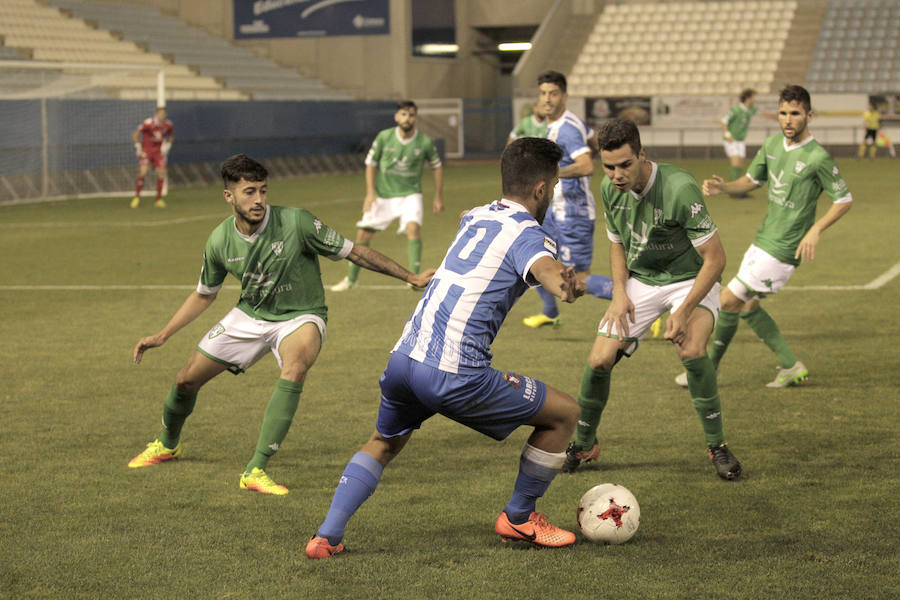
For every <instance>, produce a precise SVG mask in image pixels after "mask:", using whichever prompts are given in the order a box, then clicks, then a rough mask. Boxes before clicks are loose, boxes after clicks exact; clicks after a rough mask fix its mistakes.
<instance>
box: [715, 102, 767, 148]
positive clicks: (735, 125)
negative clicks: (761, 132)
mask: <svg viewBox="0 0 900 600" xmlns="http://www.w3.org/2000/svg"><path fill="white" fill-rule="evenodd" d="M757 112H759V110H758V109H757V108H756V105H753V106H750V107H747V106H744V104H743V103H741V102H738V103H737V104H735V105H734V106H732V107H731V111H730V112H729V113H728V114H727V115H725V117H724V118H723V119H722V122H723V123H724V124H725V126H726V127H727V128H728V131H729V133H731V137H732V138H733V139H734V141H736V142H743V141H744V140H746V139H747V132H748V131H749V130H750V119H752V118H753V115H755V114H756V113H757Z"/></svg>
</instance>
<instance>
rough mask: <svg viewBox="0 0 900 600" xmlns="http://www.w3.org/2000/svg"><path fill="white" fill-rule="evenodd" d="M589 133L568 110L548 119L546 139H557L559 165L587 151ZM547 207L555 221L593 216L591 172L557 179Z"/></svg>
mask: <svg viewBox="0 0 900 600" xmlns="http://www.w3.org/2000/svg"><path fill="white" fill-rule="evenodd" d="M591 135H593V134H592V132H591V130H590V129H588V126H587V125H585V124H584V121H582V120H581V119H579V118H578V116H577V115H575V113H573V112H572V111H570V110H567V111H566V112H564V113H563V115H562V116H561V117H560V118H558V119H557V120H555V121H553V122H552V123H550V125H549V127H548V129H547V139H548V140H550V141H553V142H556V144H557V145H558V146H559V147H560V148H562V150H563V157H562V159H561V160H560V161H559V168H563V167H567V166H569V165H571V164H572V163H574V162H575V159H576V158H578V157H579V156H580V155H582V154H584V153H585V152H587V153H590V151H591V149H590V147H589V146H588V143H587V141H588V139H589V138H590V137H591ZM550 210H551V211H552V212H553V219H554V220H555V221H556V222H562V221H565V220H566V219H567V218H569V217H580V218H587V219H591V220H593V219H594V218H595V216H596V209H595V207H594V195H593V194H592V193H591V178H590V176H589V175H586V176H584V177H571V178H566V179H560V180H559V183H558V184H556V189H555V190H554V194H553V203H552V204H551V205H550Z"/></svg>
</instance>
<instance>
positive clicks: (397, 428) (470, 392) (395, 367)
mask: <svg viewBox="0 0 900 600" xmlns="http://www.w3.org/2000/svg"><path fill="white" fill-rule="evenodd" d="M379 383H380V384H381V405H380V406H379V407H378V421H377V422H376V424H375V429H376V430H377V431H378V433H380V434H381V435H383V436H384V437H386V438H390V437H396V436H398V435H406V434H407V433H410V432H412V431H413V430H414V429H418V428H419V427H420V426H421V425H422V423H423V422H424V421H425V420H426V419H428V418H429V417H431V416H432V415H434V414H436V413H440V414H442V415H444V416H445V417H447V418H449V419H453V420H454V421H456V422H458V423H461V424H463V425H465V426H466V427H470V428H472V429H474V430H475V431H478V432H479V433H483V434H485V435H487V436H490V437H492V438H494V439H495V440H502V439H505V438H506V437H507V436H508V435H509V434H510V433H512V432H513V431H514V430H515V429H516V428H517V427H519V426H520V425H522V424H524V423H526V422H528V421H529V420H531V418H532V417H534V415H536V414H537V413H538V412H539V411H540V410H541V407H543V406H544V400H545V399H546V397H547V386H546V385H545V384H544V383H543V382H540V381H538V380H536V379H532V378H531V377H525V376H524V375H517V374H515V373H508V372H503V371H498V370H496V369H491V368H486V369H473V370H471V371H468V372H466V373H465V374H461V373H447V372H446V371H441V370H439V369H435V368H434V367H430V366H428V365H425V364H423V363H420V362H418V361H415V360H412V359H411V358H409V357H408V356H406V355H405V354H401V353H399V352H394V353H393V354H391V360H390V361H389V362H388V365H387V368H386V369H385V370H384V374H383V375H382V376H381V381H380V382H379Z"/></svg>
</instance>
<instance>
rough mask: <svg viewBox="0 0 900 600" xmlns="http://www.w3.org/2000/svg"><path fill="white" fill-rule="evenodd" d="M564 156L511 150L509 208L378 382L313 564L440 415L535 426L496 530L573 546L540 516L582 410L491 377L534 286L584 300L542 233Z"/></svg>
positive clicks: (502, 431) (486, 211)
mask: <svg viewBox="0 0 900 600" xmlns="http://www.w3.org/2000/svg"><path fill="white" fill-rule="evenodd" d="M561 154H562V153H561V150H560V149H559V147H558V146H557V145H556V144H555V143H553V142H551V141H549V140H546V139H540V138H522V139H518V140H515V141H514V142H513V143H512V144H510V145H509V146H508V147H507V149H506V150H505V151H504V153H503V156H502V158H501V175H502V180H503V199H502V200H499V201H496V202H493V203H491V204H489V205H486V206H480V207H477V208H474V209H472V210H470V211H468V213H466V214H465V215H464V216H463V217H462V219H461V222H460V227H459V231H458V232H457V234H456V237H455V238H454V240H453V242H452V244H451V245H450V249H449V250H448V251H447V254H446V256H445V257H444V260H443V262H442V263H441V266H440V267H439V268H438V271H437V273H435V277H434V279H432V281H431V283H429V285H428V287H427V288H426V290H425V292H424V294H423V295H422V298H421V300H420V301H419V304H418V305H417V306H416V309H415V311H414V312H413V314H412V316H411V317H410V319H409V321H408V322H407V323H406V326H405V327H404V329H403V334H402V335H401V336H400V340H399V341H398V342H397V344H396V345H395V346H394V349H393V351H392V353H391V358H390V361H389V362H388V365H387V368H386V369H385V371H384V375H382V377H381V381H380V384H381V404H380V406H379V410H378V419H377V422H376V425H375V433H373V434H372V436H371V438H369V441H367V442H366V443H365V444H363V446H362V448H361V449H360V451H359V452H357V453H356V454H355V455H354V456H353V458H351V460H350V462H349V463H348V464H347V467H346V469H345V470H344V473H343V475H342V476H341V478H340V482H339V483H338V486H337V489H336V490H335V494H334V498H333V500H332V504H331V509H330V510H329V512H328V516H327V517H326V519H325V522H324V523H323V524H322V525H321V527H319V530H318V531H317V532H316V535H315V536H313V538H312V539H311V540H310V541H309V544H308V545H307V547H306V554H307V556H308V557H309V558H326V557H328V556H331V555H333V554H336V553H337V552H340V551H341V550H343V548H344V547H343V545H342V544H341V541H342V539H343V536H344V529H345V527H346V524H347V522H348V521H349V519H350V517H351V516H352V515H353V514H354V513H355V512H356V510H357V509H358V508H359V507H360V506H361V505H362V503H363V502H364V501H365V500H366V498H368V497H369V495H371V493H372V492H373V491H374V490H375V487H376V486H377V484H378V481H379V479H380V478H381V474H382V471H383V469H384V467H385V466H386V465H387V464H388V463H389V462H390V461H391V460H392V459H393V458H394V457H395V456H396V455H397V454H398V453H399V452H400V451H401V450H402V449H403V447H404V445H405V444H406V442H407V441H408V440H409V438H410V436H411V435H412V433H413V431H415V430H416V429H418V428H419V426H420V425H421V424H422V422H424V421H425V420H426V419H428V418H429V417H431V416H433V415H435V414H437V413H440V414H442V415H444V416H446V417H448V418H450V419H453V420H455V421H457V422H459V423H461V424H463V425H466V426H468V427H471V428H472V429H474V430H476V431H479V432H481V433H483V434H485V435H488V436H490V437H492V438H494V439H497V440H502V439H504V438H506V437H507V436H508V435H509V434H510V433H512V432H513V431H514V430H515V429H516V428H518V427H519V426H520V425H531V426H533V427H534V432H533V433H532V435H531V436H530V437H529V438H528V441H527V443H526V444H525V447H524V449H523V451H522V456H521V459H520V461H519V475H518V478H517V479H516V483H515V487H514V490H513V494H512V498H511V499H510V501H509V503H508V504H507V505H506V507H505V508H504V510H503V512H501V513H500V516H499V517H498V518H497V521H496V523H495V526H494V530H495V531H496V532H497V533H498V534H499V535H500V536H501V537H502V538H503V539H511V540H524V541H528V542H531V543H533V544H536V545H539V546H550V547H558V546H568V545H570V544H572V543H574V541H575V535H574V534H573V533H571V532H569V531H565V530H563V529H560V528H558V527H555V526H553V525H551V524H550V523H548V522H547V521H546V519H545V518H544V517H543V516H542V515H541V514H540V513H538V512H535V508H536V502H537V499H538V498H540V497H541V496H542V495H543V494H544V492H545V491H546V490H547V488H548V487H549V485H550V482H551V481H552V480H553V477H554V476H555V475H556V473H558V472H559V470H560V468H561V467H562V464H563V461H564V460H565V449H566V445H567V443H568V440H569V436H570V435H571V433H572V432H573V431H574V429H575V421H576V419H577V415H578V407H577V405H576V404H575V402H574V400H573V399H572V398H571V397H570V396H568V395H567V394H565V393H563V392H561V391H558V390H555V389H553V388H551V387H549V386H547V385H545V384H544V383H543V382H541V381H538V380H536V379H532V378H530V377H527V376H525V375H519V374H517V373H510V372H502V371H498V370H495V369H493V368H491V366H490V365H491V350H490V345H491V342H492V341H493V340H494V337H495V336H496V335H497V331H498V330H499V329H500V325H501V324H502V323H503V320H504V319H505V318H506V315H507V313H508V312H509V310H510V308H512V305H513V304H514V303H515V301H516V300H517V299H518V298H519V297H520V296H521V295H522V294H523V293H524V292H525V290H526V289H527V288H528V287H529V286H535V285H538V284H540V285H543V286H544V288H545V289H547V290H550V291H552V292H553V294H554V295H555V296H556V297H558V298H559V299H560V300H563V301H565V302H573V301H574V300H575V299H576V298H577V297H578V296H580V295H582V294H583V293H584V285H583V283H581V282H580V281H579V280H578V278H577V277H576V276H575V272H574V270H573V269H572V268H571V267H569V268H564V267H563V266H562V265H560V263H558V262H557V261H556V259H555V257H556V246H555V243H554V242H553V240H551V239H550V238H548V237H547V235H546V233H545V232H544V230H543V229H542V228H541V227H540V223H541V222H542V221H543V220H544V216H545V214H546V212H547V208H548V206H549V204H550V198H551V197H552V194H553V186H554V184H555V183H556V181H557V175H556V173H557V164H558V161H559V159H560V157H561Z"/></svg>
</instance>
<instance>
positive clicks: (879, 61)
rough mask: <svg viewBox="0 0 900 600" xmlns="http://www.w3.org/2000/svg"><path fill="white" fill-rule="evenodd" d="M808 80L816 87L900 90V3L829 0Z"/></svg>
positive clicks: (840, 90)
mask: <svg viewBox="0 0 900 600" xmlns="http://www.w3.org/2000/svg"><path fill="white" fill-rule="evenodd" d="M807 80H808V83H809V88H810V91H812V92H833V93H844V92H858V91H866V92H870V93H876V92H896V91H897V90H898V89H900V2H897V1H896V0H854V1H852V2H850V1H848V0H829V1H828V3H827V5H826V8H825V15H824V18H823V20H822V28H821V33H820V34H819V38H818V41H817V43H816V47H815V51H814V53H813V58H812V62H811V64H810V68H809V73H808V74H807Z"/></svg>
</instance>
